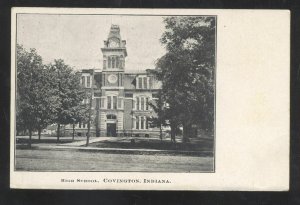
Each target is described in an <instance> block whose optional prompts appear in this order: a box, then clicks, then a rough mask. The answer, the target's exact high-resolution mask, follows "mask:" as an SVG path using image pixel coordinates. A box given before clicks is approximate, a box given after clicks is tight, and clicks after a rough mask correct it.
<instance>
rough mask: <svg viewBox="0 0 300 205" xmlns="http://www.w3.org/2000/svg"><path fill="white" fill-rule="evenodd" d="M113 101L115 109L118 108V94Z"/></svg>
mask: <svg viewBox="0 0 300 205" xmlns="http://www.w3.org/2000/svg"><path fill="white" fill-rule="evenodd" d="M113 103H114V108H113V109H117V96H113Z"/></svg>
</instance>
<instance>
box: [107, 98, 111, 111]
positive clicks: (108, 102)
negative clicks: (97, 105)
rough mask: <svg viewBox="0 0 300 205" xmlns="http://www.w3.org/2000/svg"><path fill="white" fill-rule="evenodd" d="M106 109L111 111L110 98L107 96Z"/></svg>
mask: <svg viewBox="0 0 300 205" xmlns="http://www.w3.org/2000/svg"><path fill="white" fill-rule="evenodd" d="M107 109H111V96H107Z"/></svg>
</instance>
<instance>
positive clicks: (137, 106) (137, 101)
mask: <svg viewBox="0 0 300 205" xmlns="http://www.w3.org/2000/svg"><path fill="white" fill-rule="evenodd" d="M136 109H137V110H139V109H140V98H139V97H137V98H136Z"/></svg>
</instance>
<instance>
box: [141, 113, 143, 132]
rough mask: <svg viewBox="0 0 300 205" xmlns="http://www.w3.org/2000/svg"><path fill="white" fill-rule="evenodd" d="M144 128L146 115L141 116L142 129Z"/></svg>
mask: <svg viewBox="0 0 300 205" xmlns="http://www.w3.org/2000/svg"><path fill="white" fill-rule="evenodd" d="M143 129H144V117H143V116H142V117H141V130H143Z"/></svg>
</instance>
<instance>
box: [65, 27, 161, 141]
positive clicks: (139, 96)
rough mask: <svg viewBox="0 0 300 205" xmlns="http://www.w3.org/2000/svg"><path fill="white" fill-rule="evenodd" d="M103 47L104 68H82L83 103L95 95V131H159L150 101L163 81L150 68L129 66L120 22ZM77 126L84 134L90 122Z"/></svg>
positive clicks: (109, 133) (122, 133)
mask: <svg viewBox="0 0 300 205" xmlns="http://www.w3.org/2000/svg"><path fill="white" fill-rule="evenodd" d="M101 51H102V54H103V65H102V69H100V70H96V69H88V70H82V71H81V72H80V74H81V84H82V85H83V87H85V89H86V93H87V95H86V96H87V98H86V99H83V103H86V104H89V103H90V100H91V99H92V103H91V107H92V109H91V110H92V116H91V119H92V123H91V133H92V135H94V136H136V135H139V136H145V135H147V134H148V135H157V134H158V133H159V130H158V128H152V127H150V126H149V118H151V117H152V116H155V113H154V111H153V110H152V109H151V106H150V105H149V102H153V100H154V99H155V95H156V94H157V92H158V90H159V89H160V86H161V84H160V82H159V81H157V80H156V79H155V77H154V76H153V75H152V74H151V72H149V70H145V71H142V72H140V71H138V72H137V71H132V72H131V71H129V70H128V69H127V68H126V57H127V49H126V41H125V40H122V39H121V35H120V28H119V26H117V25H112V26H111V28H110V32H109V34H108V38H107V39H106V40H105V41H104V46H103V47H102V48H101ZM89 93H92V95H90V94H89ZM91 96H92V97H91ZM66 129H71V126H70V127H66ZM75 129H76V132H77V133H80V134H84V133H86V132H87V123H84V122H81V123H79V124H77V125H76V126H75Z"/></svg>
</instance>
